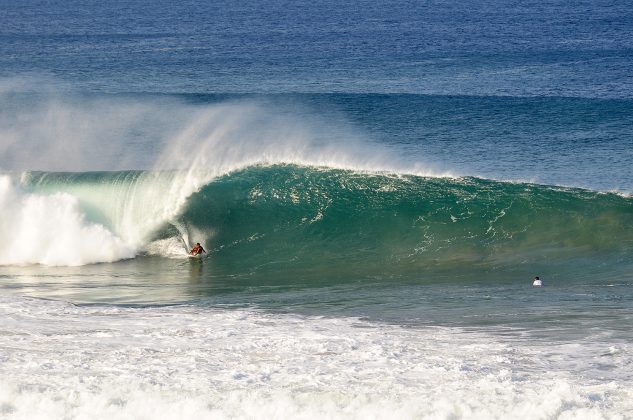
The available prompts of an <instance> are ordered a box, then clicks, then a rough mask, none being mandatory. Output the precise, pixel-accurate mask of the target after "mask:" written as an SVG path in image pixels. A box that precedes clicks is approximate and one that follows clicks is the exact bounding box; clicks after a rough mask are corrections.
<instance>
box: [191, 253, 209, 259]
mask: <svg viewBox="0 0 633 420" xmlns="http://www.w3.org/2000/svg"><path fill="white" fill-rule="evenodd" d="M207 255H208V254H207V253H204V252H203V253H201V254H196V255H191V254H187V256H188V257H189V258H191V259H194V260H201V259H203V258H204V257H206V256H207Z"/></svg>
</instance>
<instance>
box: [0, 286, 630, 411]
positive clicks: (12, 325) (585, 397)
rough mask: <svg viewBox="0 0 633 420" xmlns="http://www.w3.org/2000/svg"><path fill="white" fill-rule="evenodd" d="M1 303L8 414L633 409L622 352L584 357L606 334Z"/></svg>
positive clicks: (3, 403)
mask: <svg viewBox="0 0 633 420" xmlns="http://www.w3.org/2000/svg"><path fill="white" fill-rule="evenodd" d="M0 315H1V316H2V319H3V320H5V321H3V323H2V324H1V325H0V348H1V349H2V352H1V356H0V369H1V372H2V375H1V376H0V378H1V379H0V412H2V414H3V415H4V416H6V417H7V418H11V419H22V418H24V419H26V418H28V419H37V418H47V419H56V418H90V419H101V418H104V419H105V418H107V419H113V418H139V419H144V418H145V419H162V418H165V419H167V418H168V419H174V418H201V419H204V418H209V419H211V418H213V419H217V418H253V419H260V418H261V419H268V418H303V419H311V418H324V417H325V418H335V419H336V418H363V419H366V418H370V419H371V418H376V419H377V418H381V419H383V418H398V419H410V418H469V419H470V418H475V419H477V418H479V419H490V418H536V419H545V418H563V419H565V418H614V419H617V418H626V414H625V413H631V412H633V411H631V410H632V409H633V403H632V401H633V400H632V399H631V397H632V396H633V384H632V380H631V378H630V376H629V375H627V374H626V366H627V364H630V362H631V360H630V351H622V352H619V353H618V354H617V355H614V356H609V357H612V358H614V359H609V362H610V363H613V364H615V365H616V366H618V368H621V369H623V372H622V373H621V374H620V375H618V374H617V372H611V371H610V372H602V377H600V375H595V376H594V375H592V374H591V372H590V371H589V372H587V371H584V370H583V369H584V365H586V364H589V362H590V361H591V360H592V359H593V358H595V354H598V353H596V352H595V351H596V350H599V349H598V347H604V348H605V349H608V348H609V347H611V346H613V343H608V342H604V343H584V342H583V343H577V344H578V345H570V346H554V345H552V343H539V342H538V340H531V339H530V338H529V337H525V338H516V337H515V339H513V340H511V339H508V338H507V336H508V334H505V335H503V336H501V335H499V336H496V335H493V334H490V333H487V332H485V331H464V330H460V329H452V328H422V329H414V328H401V327H398V326H392V325H384V324H375V323H370V322H365V321H359V320H357V319H351V318H350V319H347V318H340V319H329V318H312V317H298V316H292V315H274V314H266V313H261V312H257V311H246V310H220V309H215V310H214V309H201V308H196V307H187V306H185V307H168V308H143V309H129V308H116V307H94V306H93V307H76V306H72V305H68V304H64V303H61V302H54V301H41V300H32V299H23V298H0ZM517 337H520V335H517ZM606 341H608V340H606ZM585 345H588V346H589V347H591V348H590V349H589V350H590V351H588V352H587V353H586V354H585V353H583V352H582V348H583V347H584V346H585ZM618 346H619V347H622V346H625V347H626V348H627V349H628V350H630V344H622V343H620V344H618ZM585 357H586V358H587V359H586V360H585V359H584V358H585ZM605 357H606V356H605ZM579 359H582V360H579ZM573 365H577V368H575V369H571V370H570V366H573Z"/></svg>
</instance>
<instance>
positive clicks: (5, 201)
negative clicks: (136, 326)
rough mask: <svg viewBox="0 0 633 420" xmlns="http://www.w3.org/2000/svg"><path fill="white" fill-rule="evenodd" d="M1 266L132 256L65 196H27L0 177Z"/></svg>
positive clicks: (130, 249)
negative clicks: (87, 218)
mask: <svg viewBox="0 0 633 420" xmlns="http://www.w3.org/2000/svg"><path fill="white" fill-rule="evenodd" d="M0 237H1V238H2V241H0V265H10V264H45V265H69V266H72V265H83V264H89V263H97V262H111V261H116V260H120V259H123V258H131V257H133V256H134V250H133V249H132V248H131V247H130V246H128V245H127V244H126V243H125V242H123V241H122V240H121V239H120V238H118V237H117V236H116V235H114V234H112V232H110V231H109V230H107V229H106V228H105V227H104V226H102V225H99V224H95V223H91V222H88V221H86V220H85V217H84V215H83V214H82V212H81V210H80V209H79V203H78V200H77V199H76V198H75V197H73V196H72V195H70V194H64V193H57V194H53V195H43V194H30V193H25V192H22V191H20V190H19V189H18V188H16V186H15V185H14V184H13V182H12V181H11V179H10V177H8V176H6V175H3V176H0Z"/></svg>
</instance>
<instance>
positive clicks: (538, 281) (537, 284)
mask: <svg viewBox="0 0 633 420" xmlns="http://www.w3.org/2000/svg"><path fill="white" fill-rule="evenodd" d="M532 286H534V287H543V282H542V281H541V279H540V278H539V276H536V277H534V281H533V282H532Z"/></svg>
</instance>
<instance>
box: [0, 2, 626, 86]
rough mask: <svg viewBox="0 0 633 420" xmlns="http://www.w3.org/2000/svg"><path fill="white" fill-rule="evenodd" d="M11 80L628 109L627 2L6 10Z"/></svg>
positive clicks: (5, 65)
mask: <svg viewBox="0 0 633 420" xmlns="http://www.w3.org/2000/svg"><path fill="white" fill-rule="evenodd" d="M0 22H2V25H1V26H0V40H1V41H2V42H0V75H2V76H5V77H6V76H9V77H11V76H16V75H23V74H25V73H38V74H42V73H43V74H48V75H52V76H54V77H55V79H54V81H55V82H56V83H62V81H64V82H67V83H68V84H70V85H71V86H72V87H79V88H81V89H88V90H91V91H103V92H113V91H114V92H130V91H133V92H160V93H163V92H190V93H211V92H266V93H278V92H350V93H351V92H353V93H359V92H363V93H375V92H381V93H384V92H399V93H424V94H440V95H477V96H499V95H503V96H566V97H569V96H573V97H585V98H631V95H632V93H633V80H632V76H631V74H632V72H631V61H632V58H633V12H632V11H631V8H630V3H629V2H627V1H625V0H615V1H613V0H591V1H590V0H585V1H576V2H573V3H570V2H567V1H563V0H558V1H553V0H548V1H508V0H505V1H504V0H470V1H462V2H445V1H420V2H416V1H381V2H374V1H358V2H352V3H341V2H334V1H319V2H312V1H293V2H289V1H288V2H287V1H254V2H253V1H250V2H232V1H214V2H195V1H184V2H178V3H177V4H176V3H174V2H170V1H157V2H151V3H150V2H136V1H114V2H105V3H104V2H99V1H21V2H10V1H3V2H2V3H1V4H0Z"/></svg>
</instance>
